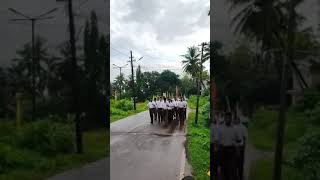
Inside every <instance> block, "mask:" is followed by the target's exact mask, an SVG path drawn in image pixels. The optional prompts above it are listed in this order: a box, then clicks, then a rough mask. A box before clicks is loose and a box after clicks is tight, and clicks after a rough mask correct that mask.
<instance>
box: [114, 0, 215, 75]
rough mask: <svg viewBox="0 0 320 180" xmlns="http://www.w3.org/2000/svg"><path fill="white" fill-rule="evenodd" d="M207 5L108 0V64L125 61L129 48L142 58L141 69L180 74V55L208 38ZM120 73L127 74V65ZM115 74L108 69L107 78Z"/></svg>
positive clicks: (183, 0)
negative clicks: (109, 53)
mask: <svg viewBox="0 0 320 180" xmlns="http://www.w3.org/2000/svg"><path fill="white" fill-rule="evenodd" d="M209 6H210V2H209V1H208V0H197V1H195V0H162V1H159V0H123V1H117V0H111V14H110V16H111V17H110V18H111V64H118V65H124V64H126V63H127V61H128V60H129V53H130V50H132V51H133V55H134V56H135V57H136V58H139V57H141V56H143V57H144V58H143V59H142V61H140V62H139V64H140V65H142V70H143V71H153V70H155V71H156V70H157V71H161V70H163V69H170V70H172V71H174V72H176V73H178V74H181V73H182V65H181V60H182V58H181V56H180V55H182V54H184V53H185V51H186V49H187V47H189V46H192V45H199V44H200V43H201V42H204V41H209V40H210V27H209V23H210V18H209V16H208V10H209ZM206 66H207V69H208V68H209V65H208V64H206ZM123 72H124V73H125V75H129V73H130V69H129V67H128V68H127V69H124V71H123ZM118 74H119V72H118V70H117V69H113V68H112V69H111V80H113V79H114V78H115V77H116V76H117V75H118Z"/></svg>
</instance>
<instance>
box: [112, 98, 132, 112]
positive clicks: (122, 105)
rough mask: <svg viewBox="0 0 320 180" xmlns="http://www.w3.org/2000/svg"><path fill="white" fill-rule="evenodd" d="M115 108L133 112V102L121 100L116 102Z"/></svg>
mask: <svg viewBox="0 0 320 180" xmlns="http://www.w3.org/2000/svg"><path fill="white" fill-rule="evenodd" d="M114 107H115V108H117V109H121V110H123V111H129V110H133V104H132V102H131V101H129V100H126V99H121V100H120V101H115V105H114Z"/></svg>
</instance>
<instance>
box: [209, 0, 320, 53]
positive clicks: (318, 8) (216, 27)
mask: <svg viewBox="0 0 320 180" xmlns="http://www.w3.org/2000/svg"><path fill="white" fill-rule="evenodd" d="M211 2H212V4H211V11H212V12H213V15H212V18H213V19H212V21H211V23H212V25H211V28H212V29H211V39H212V40H217V41H220V42H222V43H223V45H224V50H225V51H230V50H231V49H232V48H233V47H234V46H235V45H236V42H237V36H235V35H234V34H233V30H232V28H231V26H230V23H231V20H232V18H233V17H234V13H235V12H232V11H230V10H229V5H230V4H228V3H227V2H228V0H211ZM297 11H298V12H299V13H301V14H303V15H304V16H305V18H306V21H305V24H304V27H310V26H311V27H313V28H314V29H315V28H316V26H317V24H320V1H319V0H305V1H304V2H303V3H302V4H301V5H300V6H299V7H298V8H297ZM319 36H320V32H319Z"/></svg>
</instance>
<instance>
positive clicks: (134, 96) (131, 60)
mask: <svg viewBox="0 0 320 180" xmlns="http://www.w3.org/2000/svg"><path fill="white" fill-rule="evenodd" d="M142 58H143V57H141V58H140V59H139V60H138V61H140V60H141V59H142ZM133 61H135V60H133V56H132V51H130V61H129V62H130V64H131V78H132V94H133V109H134V110H136V91H135V88H134V73H133Z"/></svg>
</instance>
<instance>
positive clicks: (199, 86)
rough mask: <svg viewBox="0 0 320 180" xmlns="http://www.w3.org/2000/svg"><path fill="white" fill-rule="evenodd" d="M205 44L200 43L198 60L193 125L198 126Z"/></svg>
mask: <svg viewBox="0 0 320 180" xmlns="http://www.w3.org/2000/svg"><path fill="white" fill-rule="evenodd" d="M205 45H206V43H202V44H201V45H200V46H201V58H200V70H199V71H200V73H199V77H198V78H197V107H196V118H195V123H196V124H198V114H199V100H200V89H201V81H202V68H203V62H202V60H203V49H204V46H205Z"/></svg>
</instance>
